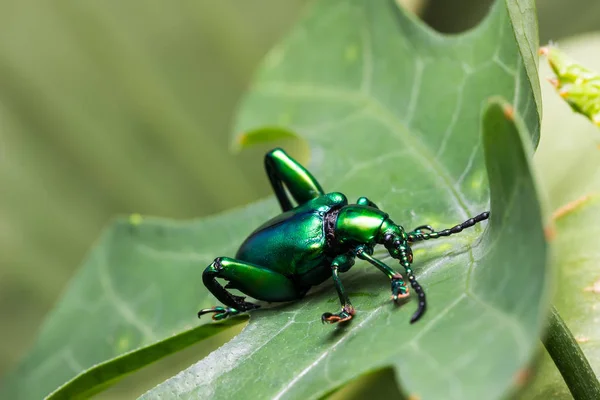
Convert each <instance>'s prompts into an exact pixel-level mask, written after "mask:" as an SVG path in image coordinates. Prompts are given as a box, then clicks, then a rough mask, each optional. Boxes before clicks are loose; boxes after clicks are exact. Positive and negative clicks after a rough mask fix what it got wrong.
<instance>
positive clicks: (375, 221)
mask: <svg viewBox="0 0 600 400" xmlns="http://www.w3.org/2000/svg"><path fill="white" fill-rule="evenodd" d="M336 214H337V215H336V218H335V223H334V224H332V227H333V231H332V234H333V238H332V239H333V241H334V242H335V245H336V247H342V248H344V249H347V248H351V247H353V246H356V245H360V244H366V245H374V244H375V243H376V242H377V239H378V237H379V236H380V233H381V226H382V224H383V223H384V221H385V220H386V219H388V214H386V213H384V212H383V211H381V210H378V209H376V208H373V207H369V206H362V205H356V204H352V205H347V206H344V207H341V208H340V209H338V210H336Z"/></svg>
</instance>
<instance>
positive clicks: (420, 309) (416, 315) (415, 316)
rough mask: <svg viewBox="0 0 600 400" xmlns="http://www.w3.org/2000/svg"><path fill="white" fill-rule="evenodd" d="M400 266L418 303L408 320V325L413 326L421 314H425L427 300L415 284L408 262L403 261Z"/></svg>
mask: <svg viewBox="0 0 600 400" xmlns="http://www.w3.org/2000/svg"><path fill="white" fill-rule="evenodd" d="M400 264H402V266H403V267H404V270H405V271H406V277H407V278H408V281H409V282H410V286H412V288H413V289H414V290H415V293H416V294H417V301H418V302H419V305H418V308H417V311H415V313H414V314H413V316H412V318H411V319H410V323H411V324H414V323H415V322H417V321H418V320H419V319H420V318H421V317H422V316H423V314H425V310H426V309H427V299H426V296H425V292H424V291H423V288H422V287H421V285H420V284H419V282H417V278H415V275H414V274H413V271H412V268H410V264H409V262H408V260H407V261H405V262H404V260H403V261H401V262H400Z"/></svg>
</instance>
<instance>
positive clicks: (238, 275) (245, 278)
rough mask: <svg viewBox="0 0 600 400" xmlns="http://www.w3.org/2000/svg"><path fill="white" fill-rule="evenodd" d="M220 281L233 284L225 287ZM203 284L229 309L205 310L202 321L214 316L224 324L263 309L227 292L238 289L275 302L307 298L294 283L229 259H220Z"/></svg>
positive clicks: (268, 270)
mask: <svg viewBox="0 0 600 400" xmlns="http://www.w3.org/2000/svg"><path fill="white" fill-rule="evenodd" d="M216 278H221V279H225V280H226V281H229V282H228V283H227V285H225V287H223V286H221V284H220V283H219V282H217V280H216ZM202 281H203V283H204V285H205V286H206V287H207V288H208V290H210V292H211V293H212V294H213V295H214V296H215V297H216V298H217V299H218V300H219V301H221V302H222V303H223V304H225V305H226V306H227V307H221V306H216V307H212V308H205V309H202V310H200V311H199V312H198V318H200V316H201V315H203V314H208V313H214V316H213V319H215V320H220V319H224V318H227V317H229V316H232V315H236V314H239V313H241V312H244V311H250V310H253V309H255V308H259V307H260V306H259V305H257V304H254V303H250V302H247V301H245V297H243V296H236V295H233V294H231V293H229V291H227V289H237V290H239V291H241V292H242V293H244V294H246V295H248V296H251V297H253V298H255V299H258V300H264V301H274V302H279V301H290V300H297V299H299V298H301V297H302V296H303V295H304V294H305V291H301V290H299V289H298V287H297V286H296V285H295V284H294V282H293V281H292V280H290V279H289V278H287V277H286V276H284V275H282V274H280V273H278V272H275V271H271V270H270V269H267V268H264V267H261V266H258V265H254V264H251V263H248V262H245V261H240V260H235V259H233V258H228V257H219V258H216V259H215V260H214V261H213V262H212V263H211V264H210V265H209V266H208V267H206V269H205V270H204V273H203V274H202Z"/></svg>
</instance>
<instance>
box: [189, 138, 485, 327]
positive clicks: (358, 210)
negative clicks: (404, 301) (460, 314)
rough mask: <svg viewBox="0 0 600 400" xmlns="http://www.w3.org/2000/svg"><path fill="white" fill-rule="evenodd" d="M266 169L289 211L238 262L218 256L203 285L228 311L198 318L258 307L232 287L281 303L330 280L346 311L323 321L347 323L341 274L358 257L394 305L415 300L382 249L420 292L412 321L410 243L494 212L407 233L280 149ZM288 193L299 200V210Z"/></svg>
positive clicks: (251, 241) (254, 237)
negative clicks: (379, 275) (331, 188)
mask: <svg viewBox="0 0 600 400" xmlns="http://www.w3.org/2000/svg"><path fill="white" fill-rule="evenodd" d="M265 168H266V171H267V175H268V177H269V180H270V182H271V185H272V186H273V190H274V192H275V195H276V196H277V199H278V200H279V204H280V205H281V208H282V210H283V213H282V214H279V215H278V216H276V217H275V218H273V219H271V220H270V221H267V222H265V223H264V224H263V225H261V226H260V227H258V228H257V229H256V230H255V231H254V232H252V233H251V234H250V236H248V238H247V239H246V240H245V241H244V243H242V245H241V247H240V248H239V250H238V252H237V254H236V256H235V258H227V257H218V258H216V259H215V260H214V261H213V262H212V263H211V264H210V265H209V266H208V267H207V268H206V269H205V270H204V273H203V274H202V281H203V282H204V285H205V286H206V287H207V288H208V290H210V291H211V293H212V294H213V295H214V296H215V297H216V298H217V299H219V300H220V301H221V302H223V304H225V305H226V306H227V307H221V306H216V307H213V308H206V309H203V310H200V311H199V312H198V317H200V316H201V315H203V314H207V313H214V315H213V317H212V318H213V319H214V320H221V319H224V318H227V317H229V316H232V315H236V314H239V313H241V312H245V311H249V310H252V309H255V308H258V307H259V306H258V305H256V304H253V303H249V302H246V301H245V297H242V296H236V295H233V294H231V293H229V292H228V291H227V290H226V289H237V290H239V291H241V292H242V293H244V294H246V295H248V296H251V297H253V298H255V299H258V300H263V301H267V302H283V301H291V300H298V299H301V298H302V297H304V295H305V294H306V293H307V292H308V290H309V289H310V288H311V287H312V286H315V285H319V284H320V283H322V282H324V281H325V280H327V279H328V278H330V277H332V278H333V281H334V283H335V288H336V290H337V294H338V296H339V298H340V302H341V305H342V310H341V311H340V312H339V313H337V314H332V313H324V314H323V315H322V316H321V321H322V322H329V323H335V322H343V321H348V320H350V319H352V317H353V315H354V313H355V310H354V307H353V306H352V304H351V303H350V299H348V296H347V295H346V293H345V291H344V286H343V285H342V281H341V280H340V277H339V274H340V273H341V272H346V271H348V270H349V269H350V268H351V267H352V266H353V265H354V259H355V257H358V258H359V259H361V260H365V261H367V262H369V263H371V264H372V265H373V266H375V267H376V268H377V269H379V270H380V271H381V272H383V273H384V274H386V275H387V276H388V278H389V279H390V280H391V283H392V298H393V300H394V301H396V300H398V299H401V298H404V297H407V296H408V295H409V291H408V288H407V286H406V284H405V282H404V279H403V278H402V275H400V274H399V273H397V272H395V271H394V270H393V269H392V268H390V267H389V266H387V265H386V264H385V263H383V262H382V261H380V260H378V259H376V258H374V257H373V256H372V255H373V249H374V247H375V246H376V245H378V244H381V245H384V246H385V248H386V249H387V251H388V252H389V254H390V256H392V257H393V258H395V259H397V260H399V262H400V265H401V266H402V267H403V268H404V270H405V271H406V276H407V277H408V281H409V282H410V284H411V286H412V287H413V289H414V290H415V292H416V293H417V296H418V302H419V305H418V309H417V311H416V312H415V313H414V314H413V316H412V318H411V320H410V322H411V323H414V322H416V321H417V320H418V319H419V318H421V316H422V315H423V313H424V312H425V309H426V304H427V303H426V301H425V292H424V291H423V289H422V288H421V285H419V283H418V282H417V280H416V279H415V276H414V275H413V271H412V269H411V263H412V261H413V254H412V250H411V247H410V243H413V242H417V241H421V240H428V239H435V238H439V237H442V236H449V235H451V234H454V233H458V232H461V231H462V230H463V229H465V228H468V227H471V226H473V225H475V224H476V223H478V222H480V221H483V220H485V219H487V218H488V217H489V212H484V213H481V214H479V215H478V216H476V217H474V218H471V219H468V220H467V221H465V222H463V223H462V224H460V225H456V226H455V227H453V228H450V229H444V230H442V231H435V230H434V229H433V228H432V227H431V226H429V225H423V226H419V227H417V228H415V229H414V230H412V231H410V232H405V231H404V228H402V226H400V225H397V224H395V223H394V222H393V221H392V220H391V219H390V218H389V216H388V214H386V213H385V212H383V211H381V210H380V209H379V208H378V207H377V206H376V205H375V204H374V203H373V202H372V201H370V200H369V199H367V198H366V197H361V198H359V199H358V201H357V202H356V204H348V200H347V199H346V196H344V195H343V194H342V193H337V192H333V193H327V194H325V192H323V189H322V188H321V186H320V185H319V183H318V182H317V180H316V179H315V178H314V177H313V176H312V175H311V174H310V172H308V171H307V170H306V169H305V168H304V167H302V165H300V164H299V163H298V162H296V161H295V160H294V159H293V158H291V157H290V156H289V155H287V154H286V153H285V152H284V151H283V150H282V149H274V150H272V151H270V152H269V153H267V155H266V156H265ZM284 185H285V187H284ZM286 189H287V192H289V194H290V195H291V196H292V198H293V199H294V200H295V201H296V202H297V203H298V205H297V206H296V207H294V206H293V205H292V202H291V200H290V198H289V197H288V193H286ZM216 278H221V279H224V280H226V281H228V283H227V285H226V286H225V287H223V286H221V285H220V284H219V283H218V282H217V280H216Z"/></svg>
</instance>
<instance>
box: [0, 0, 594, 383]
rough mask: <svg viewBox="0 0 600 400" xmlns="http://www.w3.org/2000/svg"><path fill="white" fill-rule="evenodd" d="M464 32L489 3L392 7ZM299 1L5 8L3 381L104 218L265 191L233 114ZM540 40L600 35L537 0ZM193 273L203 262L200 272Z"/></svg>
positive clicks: (256, 153)
mask: <svg viewBox="0 0 600 400" xmlns="http://www.w3.org/2000/svg"><path fill="white" fill-rule="evenodd" d="M400 2H401V3H404V4H405V5H407V6H408V7H409V8H410V9H411V10H413V12H415V13H417V14H418V15H420V16H421V17H422V18H423V19H424V20H425V21H426V22H427V23H428V24H430V25H431V26H433V27H434V28H435V29H438V30H440V31H442V32H449V33H451V32H460V31H463V30H465V29H468V28H469V27H471V26H473V25H475V24H476V23H477V22H478V21H479V20H480V19H481V18H482V17H483V16H484V15H485V13H486V12H487V9H488V7H489V4H490V2H491V1H489V0H437V1H436V0H430V1H427V0H406V1H400ZM307 4H309V1H308V0H252V1H242V0H237V1H234V0H219V1H215V0H211V1H209V0H181V1H178V2H169V3H166V2H164V1H162V0H131V1H120V0H103V1H86V2H83V1H75V0H71V1H64V0H56V1H53V2H44V1H33V0H19V1H11V0H0V326H1V327H2V329H1V330H0V379H1V377H2V375H4V373H5V372H6V371H7V370H8V369H9V368H10V367H11V366H13V365H14V364H15V363H16V362H17V361H18V360H19V358H20V357H21V356H22V355H23V353H24V352H25V351H26V350H27V348H28V347H29V346H30V345H31V344H32V342H33V340H34V338H35V335H36V332H37V330H38V328H39V326H40V324H41V323H42V321H43V318H44V315H45V314H46V313H47V312H48V311H49V310H50V309H51V308H52V306H53V304H54V303H55V302H56V301H57V299H58V298H59V296H60V293H61V291H62V290H63V289H64V288H65V286H66V285H67V284H68V281H69V278H70V277H71V276H72V274H73V273H74V271H75V270H76V268H77V267H78V265H79V263H80V262H81V260H82V259H83V257H84V255H85V254H86V252H87V251H88V250H89V249H90V248H91V247H92V246H93V243H94V240H95V239H96V238H97V237H98V236H99V233H100V231H101V230H102V228H103V227H104V226H105V225H106V224H107V223H109V221H110V219H111V218H112V217H113V216H115V215H117V214H123V213H140V214H147V215H156V216H163V217H171V218H178V219H185V218H197V217H202V216H205V215H209V214H213V213H217V212H220V211H223V210H226V209H229V208H231V207H235V206H239V205H242V204H246V203H249V202H252V201H254V200H256V199H258V198H260V197H263V196H266V195H268V194H269V189H268V183H267V180H266V178H265V176H264V173H263V170H262V153H263V152H264V150H265V149H266V148H256V149H251V150H246V151H243V152H242V153H239V154H234V153H233V152H232V151H230V143H229V139H230V136H231V133H232V132H230V127H231V125H232V118H233V116H234V114H235V106H236V103H237V102H238V101H239V99H240V96H241V95H242V94H243V91H244V89H245V88H246V87H247V85H248V84H249V81H250V80H251V77H252V73H253V71H254V69H255V68H256V67H257V64H258V63H259V62H260V59H261V57H262V56H263V55H264V54H265V53H266V52H267V51H268V49H269V48H270V46H272V45H273V44H274V43H275V42H276V41H277V40H278V39H279V38H280V37H281V36H282V35H284V34H285V32H286V31H287V30H288V29H290V27H291V26H292V24H293V23H294V21H295V20H296V19H297V18H298V17H299V16H300V14H301V12H302V8H303V7H304V6H305V5H307ZM537 6H538V12H539V26H540V42H541V43H542V44H543V43H547V42H548V41H549V40H553V41H559V42H560V40H561V39H563V38H566V37H568V36H571V35H575V34H578V33H583V32H590V31H594V30H596V31H597V30H600V2H598V1H597V0H569V1H567V0H539V1H538V4H537ZM201 267H202V266H199V268H201Z"/></svg>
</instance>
